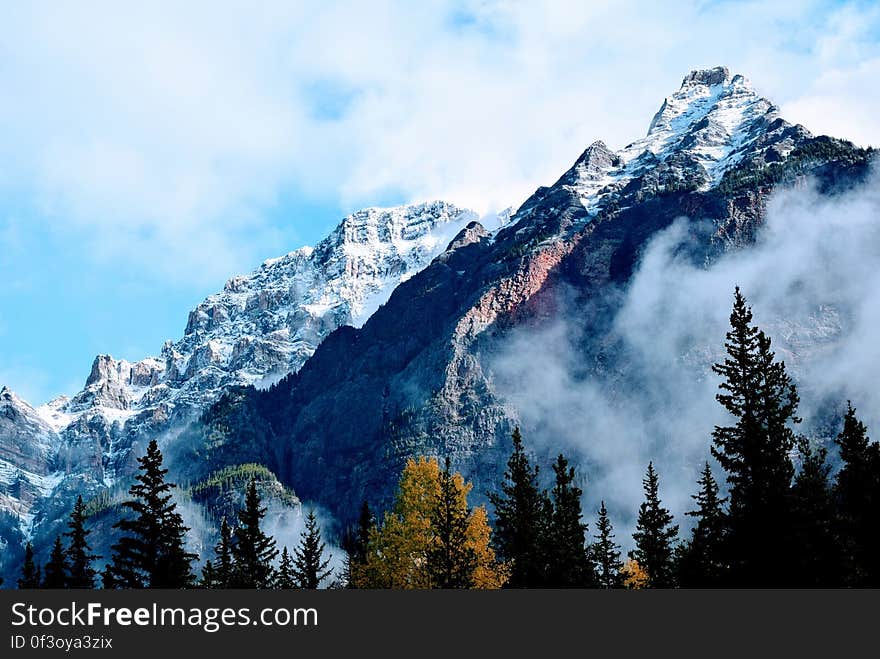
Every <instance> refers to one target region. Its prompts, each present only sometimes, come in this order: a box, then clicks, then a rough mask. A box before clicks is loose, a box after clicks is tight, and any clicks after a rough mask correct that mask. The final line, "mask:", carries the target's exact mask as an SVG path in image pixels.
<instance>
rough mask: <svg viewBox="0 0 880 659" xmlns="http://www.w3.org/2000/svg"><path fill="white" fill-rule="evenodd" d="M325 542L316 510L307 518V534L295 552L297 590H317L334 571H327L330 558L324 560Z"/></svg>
mask: <svg viewBox="0 0 880 659" xmlns="http://www.w3.org/2000/svg"><path fill="white" fill-rule="evenodd" d="M324 549H325V545H324V542H323V541H322V540H321V529H320V528H319V527H318V518H317V516H316V515H315V511H314V510H310V511H309V514H308V515H307V516H306V528H305V532H304V533H303V535H302V538H300V541H299V546H298V547H297V548H296V549H295V550H294V552H293V565H294V568H293V581H294V583H295V584H296V587H297V588H307V589H309V590H315V589H317V588H318V587H319V586H320V585H321V582H322V581H324V579H326V578H327V577H329V576H330V575H331V574H332V573H333V570H330V569H327V566H328V565H330V557H328V558H326V559H325V558H324Z"/></svg>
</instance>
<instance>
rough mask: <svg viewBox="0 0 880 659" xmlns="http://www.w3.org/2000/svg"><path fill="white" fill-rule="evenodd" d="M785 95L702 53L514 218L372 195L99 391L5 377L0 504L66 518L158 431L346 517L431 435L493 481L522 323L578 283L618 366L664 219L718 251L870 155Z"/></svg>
mask: <svg viewBox="0 0 880 659" xmlns="http://www.w3.org/2000/svg"><path fill="white" fill-rule="evenodd" d="M777 114H778V110H777V108H776V107H775V106H774V105H773V104H772V103H770V102H769V101H768V100H766V99H764V98H762V97H760V96H759V95H758V94H756V93H755V92H754V90H753V89H752V88H751V87H750V85H749V84H748V82H747V81H746V80H745V79H744V78H743V77H742V76H738V75H735V76H731V75H730V73H729V72H728V71H727V70H726V69H724V68H721V67H718V68H715V69H709V70H705V71H695V72H692V73H691V74H689V75H688V76H686V77H685V79H684V81H683V83H682V86H681V88H680V89H679V90H677V91H676V92H675V93H673V94H672V95H670V96H669V97H667V98H666V99H665V101H664V102H663V104H662V107H661V108H660V110H659V111H658V112H657V114H656V115H655V117H654V119H653V120H652V121H651V124H650V128H649V130H648V133H647V135H646V136H645V137H643V138H641V139H639V140H637V141H635V142H633V143H632V144H630V145H628V146H626V147H625V148H623V149H621V150H619V151H617V152H612V151H611V150H610V149H609V148H608V147H607V146H606V145H605V144H603V143H601V142H596V143H594V144H592V145H591V146H590V147H588V148H587V149H586V150H585V151H584V152H583V153H582V155H581V156H580V157H579V158H578V159H577V161H576V162H575V163H574V164H573V166H572V167H571V168H570V169H569V170H568V171H567V172H565V173H564V174H563V175H562V177H561V178H560V179H559V180H558V181H557V182H556V183H555V184H554V185H552V186H550V187H541V188H539V189H538V190H536V192H535V193H534V194H533V195H532V196H531V197H530V198H529V199H527V200H526V201H525V203H523V204H522V206H521V207H520V208H519V209H518V211H517V212H516V214H515V215H513V216H512V217H509V215H507V214H501V215H500V216H499V218H498V219H497V220H496V221H495V222H494V223H491V224H481V223H478V222H476V220H477V219H478V218H477V217H476V215H475V214H474V213H472V212H469V211H464V210H462V209H459V208H457V207H455V206H452V205H451V204H447V203H443V202H434V203H430V204H420V205H416V206H405V207H401V208H396V209H367V210H364V211H359V212H358V213H355V214H353V215H351V216H349V217H347V218H345V220H343V221H342V223H341V224H340V225H339V226H338V227H337V228H336V229H335V230H334V231H333V233H332V234H331V235H330V236H328V238H327V239H325V240H324V241H322V242H321V243H319V244H318V245H317V246H316V247H315V248H313V249H312V248H302V249H300V250H297V251H295V252H291V253H289V254H287V255H285V256H283V257H280V258H277V259H270V260H268V261H266V262H265V263H263V265H262V266H261V267H260V268H259V269H257V270H256V271H254V272H253V273H251V274H249V275H246V276H236V277H232V278H231V279H230V280H229V281H228V282H227V283H226V285H225V286H224V288H223V291H221V292H219V293H217V294H216V295H212V296H210V297H209V298H207V299H206V300H205V301H203V302H202V303H201V304H199V305H198V307H196V309H194V310H193V311H192V312H191V313H190V315H189V318H188V321H187V324H186V330H185V332H184V336H183V337H182V338H181V339H180V340H178V341H176V342H171V341H169V342H167V343H166V344H165V345H164V346H163V348H162V350H161V354H160V355H159V356H158V357H156V358H150V359H145V360H142V361H139V362H135V363H130V362H125V361H118V360H114V359H112V358H111V357H109V356H100V357H98V358H97V359H96V360H95V364H94V365H93V368H92V373H91V374H90V376H89V378H88V380H87V382H86V386H85V388H84V390H83V391H82V392H80V393H78V394H77V395H76V396H74V397H73V399H72V400H70V401H67V400H66V399H58V400H56V401H53V402H52V403H49V404H47V405H44V406H41V407H40V408H38V409H36V410H34V409H33V408H31V407H30V406H27V404H25V403H23V401H19V400H18V399H15V398H14V396H13V395H12V394H11V393H9V394H8V395H7V394H2V393H0V495H2V496H3V497H5V498H4V499H2V500H0V509H2V510H0V514H2V511H3V510H5V511H6V512H7V517H10V516H9V515H8V513H12V514H13V515H14V520H15V524H14V525H12V526H10V525H9V524H8V523H6V522H4V521H3V520H4V519H6V518H2V519H0V536H2V537H0V542H2V539H3V537H5V538H7V539H11V540H14V541H15V542H18V540H19V536H21V534H22V532H24V533H34V534H36V536H37V537H38V538H43V539H45V538H48V537H49V534H50V533H51V532H52V529H53V528H55V527H57V526H58V524H59V523H60V521H61V520H63V517H64V515H66V513H67V511H68V510H69V507H70V505H71V503H72V501H73V499H74V498H75V496H76V494H78V493H86V494H87V495H89V496H91V495H94V494H99V493H106V492H107V491H108V490H109V491H113V489H114V488H116V489H119V488H122V487H124V486H125V484H126V483H127V480H128V478H129V477H130V475H131V474H132V472H133V470H134V469H135V468H136V463H135V457H136V455H138V454H139V449H140V447H141V446H142V445H143V444H144V443H145V442H146V441H147V440H149V439H151V438H153V437H159V438H160V439H161V440H162V441H163V449H164V450H165V452H166V455H167V456H169V462H170V463H171V464H172V465H173V468H174V472H175V473H174V477H175V478H176V479H178V480H179V481H181V482H185V483H197V482H203V481H204V480H205V479H206V478H209V476H210V474H211V473H213V472H215V471H216V470H218V469H220V468H222V467H225V466H229V465H243V464H245V463H260V464H262V465H266V466H267V467H268V468H269V469H270V470H271V472H273V473H274V474H276V475H277V476H278V477H279V478H280V480H281V482H283V483H284V484H285V485H286V486H288V487H293V488H295V489H296V492H297V494H298V495H299V496H301V497H302V498H304V499H306V500H313V501H316V502H318V503H319V504H321V505H323V506H325V507H327V508H329V509H330V510H331V511H332V512H334V513H336V514H337V515H338V516H339V517H342V518H345V517H346V516H348V515H351V514H352V511H356V510H357V509H358V507H359V505H360V502H361V501H362V499H363V498H368V499H370V500H372V501H374V502H376V503H378V504H382V503H384V502H385V501H386V500H387V498H388V496H389V495H390V492H391V490H392V488H393V486H394V483H395V482H396V478H397V476H398V474H399V470H400V467H401V466H402V463H403V462H404V460H405V459H406V458H407V457H410V456H412V455H417V454H428V455H443V456H445V455H449V456H450V457H451V458H452V459H453V461H454V465H455V467H456V468H457V469H461V470H463V471H464V473H465V474H466V475H467V476H468V477H469V478H471V479H473V480H474V481H475V489H474V496H475V498H477V499H480V498H481V497H482V496H483V495H484V494H485V493H486V492H487V491H488V490H489V489H491V488H492V487H493V486H494V485H495V483H496V482H497V480H498V478H499V477H500V474H501V472H502V470H503V465H504V460H505V456H506V453H507V450H508V445H507V436H508V434H509V431H510V430H511V428H512V426H513V424H515V423H517V421H518V419H517V415H516V412H515V410H513V409H512V408H511V407H510V406H509V405H508V404H507V403H506V401H505V400H504V399H503V397H502V396H501V395H500V394H499V393H498V392H497V391H496V389H495V382H494V381H493V376H492V373H491V359H490V358H491V356H492V355H493V353H494V351H496V350H497V349H498V346H499V345H500V342H501V341H503V340H504V338H505V337H506V336H507V334H508V333H509V332H510V331H511V330H512V329H515V328H520V327H531V326H540V325H541V324H542V323H544V322H547V321H552V319H553V318H555V317H556V316H557V315H558V313H559V305H560V300H561V299H563V298H565V299H566V300H567V301H566V304H568V305H569V307H570V310H574V313H575V314H576V315H577V317H578V318H580V319H581V321H582V323H583V326H584V328H583V329H584V336H583V340H582V343H581V346H580V348H581V349H582V351H583V353H584V356H585V359H586V360H592V361H593V363H594V365H595V368H596V369H597V370H598V371H601V370H602V369H609V368H611V367H610V366H609V364H613V363H614V357H615V355H614V349H615V347H614V345H612V344H611V342H610V341H609V339H608V330H609V327H610V325H611V324H612V323H613V319H614V316H615V312H616V309H617V305H618V304H619V298H620V296H619V291H620V289H621V287H624V286H625V285H626V284H627V282H628V281H629V279H630V277H631V276H632V274H633V272H634V270H635V268H636V266H637V263H638V260H639V258H640V255H641V254H642V250H643V249H644V248H645V246H646V245H647V244H648V242H649V241H650V240H651V238H652V237H653V236H655V235H656V234H657V232H658V231H660V230H662V229H663V228H665V227H668V226H669V225H670V224H672V223H673V222H674V221H675V220H676V219H677V218H680V217H688V218H693V219H691V220H690V222H691V225H692V227H693V229H694V231H693V234H694V236H695V238H694V241H693V243H692V245H690V248H689V249H691V251H692V254H691V256H692V257H693V258H695V259H697V260H700V261H708V260H711V259H713V258H716V257H717V256H718V255H719V254H721V253H723V252H724V251H725V250H729V249H736V248H741V247H744V246H748V245H749V244H750V243H751V242H752V241H753V240H754V237H755V232H756V230H757V228H758V227H759V226H760V224H761V222H762V220H763V216H764V211H765V205H766V199H767V195H768V193H769V192H770V191H771V190H772V189H773V188H774V186H776V185H779V184H785V183H791V182H793V181H795V180H798V179H799V177H804V176H816V177H817V178H818V179H819V180H820V182H823V181H825V182H829V181H833V180H846V179H847V177H855V176H857V175H858V173H859V172H863V171H864V170H865V169H866V167H867V164H866V163H867V161H868V157H869V154H867V153H866V152H864V151H861V150H859V149H856V148H855V147H853V146H852V145H851V144H848V143H845V142H841V141H838V140H831V139H830V138H824V137H820V138H813V137H812V136H811V135H810V133H809V132H807V131H806V129H804V128H803V127H801V126H793V125H790V124H788V123H786V122H785V121H784V120H783V119H781V118H779V117H778V116H777ZM823 185H824V183H823ZM828 185H831V183H828ZM508 218H509V219H508ZM817 322H822V323H825V324H829V325H830V324H832V323H833V322H834V316H833V312H832V311H829V312H828V313H827V314H824V315H822V316H821V317H820V318H818V321H817ZM790 334H791V336H792V337H794V339H796V340H798V341H806V342H809V341H810V340H811V336H812V334H811V329H810V328H809V327H800V326H799V327H792V328H790ZM615 377H619V378H621V379H622V377H623V376H621V375H620V374H617V375H616V376H615ZM282 378H283V379H282ZM274 383H277V385H276V386H275V387H272V388H268V389H267V387H268V385H270V384H274ZM250 385H253V386H250ZM4 395H6V398H3V396H4ZM4 401H5V402H4ZM206 409H207V410H208V411H207V412H206V414H205V416H204V417H203V421H202V422H199V423H193V424H192V425H191V426H190V427H188V428H187V429H186V431H184V432H182V433H180V434H179V436H178V431H179V430H180V429H181V428H182V427H184V426H185V425H186V424H187V423H188V422H189V421H191V420H195V419H196V418H198V417H199V415H200V414H202V412H204V411H205V410H206ZM3 414H7V416H6V419H7V421H6V422H4V421H3V418H4V417H3V416H2V415H3ZM4 423H5V425H4ZM171 430H174V432H171ZM15 470H19V471H23V472H25V475H24V476H23V477H20V476H19V471H15ZM22 478H23V480H22ZM273 478H274V476H273ZM23 502H27V503H23ZM10 518H11V517H10ZM4 524H6V526H4ZM13 526H14V528H13ZM108 526H109V523H108ZM15 533H17V534H19V535H18V536H15ZM4 534H5V535H4Z"/></svg>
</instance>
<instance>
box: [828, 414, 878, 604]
mask: <svg viewBox="0 0 880 659" xmlns="http://www.w3.org/2000/svg"><path fill="white" fill-rule="evenodd" d="M836 443H837V446H838V448H839V449H840V459H841V462H842V463H843V466H842V467H841V468H840V471H839V472H838V473H837V478H836V480H835V484H834V498H835V501H836V504H837V508H838V510H839V521H838V524H837V526H838V532H839V535H840V539H841V545H842V552H843V558H842V569H843V573H844V579H845V582H846V584H847V585H849V586H856V587H871V588H877V587H880V565H878V558H877V557H878V556H880V525H878V523H877V520H878V519H880V445H878V443H877V442H871V441H870V439H869V438H868V429H867V428H866V427H865V424H864V423H862V422H861V421H860V420H859V418H858V417H857V416H856V410H855V408H854V407H853V406H852V403H850V402H848V403H847V410H846V415H845V416H844V419H843V430H842V431H841V432H840V434H839V435H838V436H837V439H836Z"/></svg>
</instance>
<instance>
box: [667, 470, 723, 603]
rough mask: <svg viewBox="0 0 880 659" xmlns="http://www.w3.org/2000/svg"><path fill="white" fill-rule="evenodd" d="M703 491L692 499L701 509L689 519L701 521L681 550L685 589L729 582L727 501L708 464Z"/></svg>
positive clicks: (702, 482)
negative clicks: (726, 560) (720, 496)
mask: <svg viewBox="0 0 880 659" xmlns="http://www.w3.org/2000/svg"><path fill="white" fill-rule="evenodd" d="M697 484H698V485H699V486H700V491H699V492H698V493H697V494H695V495H692V496H691V498H692V499H693V500H694V501H696V503H697V509H696V510H691V511H689V512H686V513H685V515H688V516H690V517H693V518H695V519H696V520H697V523H696V524H695V525H694V528H693V530H692V532H691V539H690V541H689V542H687V543H686V544H685V545H684V546H683V547H682V549H681V557H680V564H679V582H680V584H681V585H682V586H683V587H685V588H705V587H718V586H719V585H721V583H722V582H723V581H724V579H725V570H726V566H725V563H724V540H725V538H724V534H725V532H726V528H727V520H726V517H725V514H724V510H723V508H722V504H723V503H724V501H725V499H722V498H719V496H718V483H717V482H716V481H715V477H714V476H713V475H712V467H710V466H709V463H708V462H706V464H705V466H704V467H703V471H702V473H701V474H700V479H699V480H698V481H697Z"/></svg>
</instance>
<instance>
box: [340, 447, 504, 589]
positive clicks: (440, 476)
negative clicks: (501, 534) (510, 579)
mask: <svg viewBox="0 0 880 659" xmlns="http://www.w3.org/2000/svg"><path fill="white" fill-rule="evenodd" d="M444 479H446V483H445V485H446V487H444ZM444 490H445V491H444ZM470 490H471V485H470V483H465V481H464V479H463V478H462V476H461V474H458V473H454V474H453V473H449V471H448V469H446V470H441V469H440V465H439V463H438V461H437V459H436V458H418V459H410V460H409V461H408V462H407V464H406V467H405V468H404V470H403V473H402V475H401V478H400V483H399V485H398V489H397V496H396V497H395V500H394V505H393V507H392V509H391V510H389V511H388V512H386V513H385V516H384V518H383V519H382V520H381V521H380V523H379V524H378V525H376V526H375V527H373V529H372V530H371V532H370V538H369V542H368V546H367V551H366V555H365V557H364V559H363V561H362V562H361V563H360V564H359V565H354V566H353V567H352V581H353V582H354V585H355V586H357V587H358V588H398V589H401V588H402V589H406V588H438V587H459V588H500V587H501V586H502V585H503V584H504V582H505V580H506V570H505V568H504V566H503V565H500V564H499V563H498V562H497V561H496V559H495V552H494V551H493V550H492V547H491V545H490V540H491V537H490V536H491V530H490V527H489V522H488V515H487V514H486V510H485V508H483V507H482V506H479V507H476V508H469V507H468V502H467V497H468V493H469V492H470Z"/></svg>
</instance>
